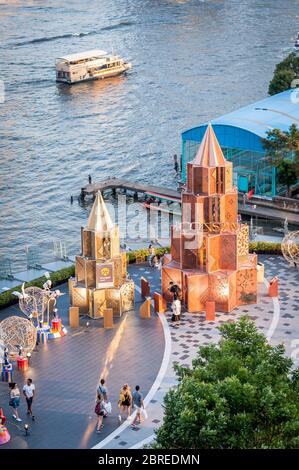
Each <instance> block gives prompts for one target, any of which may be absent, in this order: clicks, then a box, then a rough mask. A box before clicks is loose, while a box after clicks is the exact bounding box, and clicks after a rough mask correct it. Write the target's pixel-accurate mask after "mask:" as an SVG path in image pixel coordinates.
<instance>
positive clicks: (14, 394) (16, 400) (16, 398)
mask: <svg viewBox="0 0 299 470" xmlns="http://www.w3.org/2000/svg"><path fill="white" fill-rule="evenodd" d="M8 386H9V388H10V393H9V396H10V400H9V405H10V406H11V407H12V409H13V415H12V416H13V418H15V420H16V421H19V422H21V421H22V420H21V418H20V416H19V413H18V407H19V406H20V399H21V398H20V397H21V394H20V390H19V387H18V385H17V384H16V383H15V382H10V383H9V384H8Z"/></svg>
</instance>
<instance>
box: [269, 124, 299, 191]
mask: <svg viewBox="0 0 299 470" xmlns="http://www.w3.org/2000/svg"><path fill="white" fill-rule="evenodd" d="M262 145H263V147H264V149H265V152H266V158H268V160H269V161H270V164H271V165H273V166H275V167H277V169H278V182H279V183H281V184H283V185H286V186H287V192H288V195H289V190H290V186H291V185H293V184H295V183H296V181H297V180H298V178H299V129H298V127H297V126H296V124H291V126H290V128H289V130H288V131H282V130H280V129H271V130H268V131H267V137H266V138H264V139H262Z"/></svg>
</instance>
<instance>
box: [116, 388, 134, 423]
mask: <svg viewBox="0 0 299 470" xmlns="http://www.w3.org/2000/svg"><path fill="white" fill-rule="evenodd" d="M118 406H119V409H120V413H119V415H118V420H119V422H120V423H121V421H122V418H123V414H126V419H129V418H130V416H131V406H132V394H131V390H130V387H129V385H128V384H124V385H123V387H122V388H121V391H120V394H119V400H118Z"/></svg>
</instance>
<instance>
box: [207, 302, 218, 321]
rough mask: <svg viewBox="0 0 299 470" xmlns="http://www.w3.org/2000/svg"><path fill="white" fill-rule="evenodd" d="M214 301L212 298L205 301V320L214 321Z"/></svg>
mask: <svg viewBox="0 0 299 470" xmlns="http://www.w3.org/2000/svg"><path fill="white" fill-rule="evenodd" d="M215 318H216V315H215V302H214V300H207V301H206V320H207V321H215Z"/></svg>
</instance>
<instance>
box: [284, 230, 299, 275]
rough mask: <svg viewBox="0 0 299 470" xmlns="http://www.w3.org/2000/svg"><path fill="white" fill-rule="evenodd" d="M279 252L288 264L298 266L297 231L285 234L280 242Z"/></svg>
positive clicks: (298, 241) (298, 246)
mask: <svg viewBox="0 0 299 470" xmlns="http://www.w3.org/2000/svg"><path fill="white" fill-rule="evenodd" d="M281 251H282V254H283V257H284V258H285V260H286V261H287V262H288V263H290V264H292V265H293V266H296V267H298V266H299V230H296V231H295V232H289V233H287V234H286V236H285V237H284V238H283V240H282V242H281Z"/></svg>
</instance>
